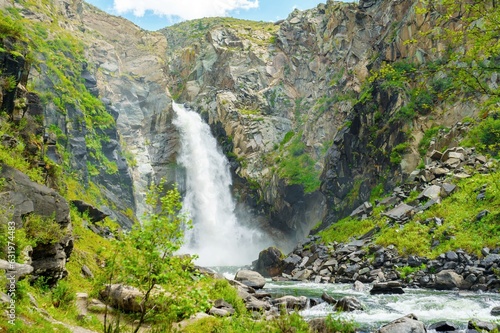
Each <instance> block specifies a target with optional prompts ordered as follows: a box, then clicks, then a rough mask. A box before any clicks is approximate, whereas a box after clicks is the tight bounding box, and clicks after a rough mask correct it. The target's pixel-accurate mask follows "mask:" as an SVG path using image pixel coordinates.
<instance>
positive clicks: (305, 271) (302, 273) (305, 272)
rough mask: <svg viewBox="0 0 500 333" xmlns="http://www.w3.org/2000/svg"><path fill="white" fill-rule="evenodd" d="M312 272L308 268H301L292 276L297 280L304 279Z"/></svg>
mask: <svg viewBox="0 0 500 333" xmlns="http://www.w3.org/2000/svg"><path fill="white" fill-rule="evenodd" d="M312 274H313V271H312V270H310V269H303V270H300V271H297V272H296V273H295V274H293V275H292V278H293V279H294V280H297V281H305V280H307V279H309V277H310V276H311V275H312Z"/></svg>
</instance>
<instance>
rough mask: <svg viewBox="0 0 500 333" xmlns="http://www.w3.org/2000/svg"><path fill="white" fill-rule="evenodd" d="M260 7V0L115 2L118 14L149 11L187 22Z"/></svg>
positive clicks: (141, 14) (139, 14)
mask: <svg viewBox="0 0 500 333" xmlns="http://www.w3.org/2000/svg"><path fill="white" fill-rule="evenodd" d="M257 7H259V0H211V1H207V0H114V9H115V10H116V11H117V13H118V14H125V13H128V12H132V13H133V14H134V15H135V16H138V17H142V16H144V13H145V12H146V11H147V10H151V11H153V12H154V13H155V14H156V15H163V16H179V17H181V18H183V19H186V20H191V19H195V18H202V17H209V16H225V15H227V14H228V12H229V11H231V10H235V9H250V8H257Z"/></svg>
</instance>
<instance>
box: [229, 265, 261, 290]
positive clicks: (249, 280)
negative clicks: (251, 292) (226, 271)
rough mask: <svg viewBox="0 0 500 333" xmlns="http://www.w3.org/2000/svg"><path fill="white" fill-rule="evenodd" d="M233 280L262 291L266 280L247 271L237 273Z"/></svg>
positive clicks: (256, 273)
mask: <svg viewBox="0 0 500 333" xmlns="http://www.w3.org/2000/svg"><path fill="white" fill-rule="evenodd" d="M234 279H235V280H236V281H238V282H241V283H243V284H244V285H246V286H248V287H251V288H254V289H262V288H264V286H265V284H266V279H265V278H264V277H263V276H262V275H260V274H259V273H258V272H255V271H251V270H248V269H242V270H240V271H238V272H237V273H236V276H235V277H234Z"/></svg>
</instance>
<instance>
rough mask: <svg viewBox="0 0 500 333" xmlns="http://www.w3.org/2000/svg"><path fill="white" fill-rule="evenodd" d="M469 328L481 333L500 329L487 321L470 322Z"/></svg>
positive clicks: (474, 320)
mask: <svg viewBox="0 0 500 333" xmlns="http://www.w3.org/2000/svg"><path fill="white" fill-rule="evenodd" d="M467 328H468V329H471V330H478V331H479V332H491V331H493V330H495V329H498V326H497V325H496V324H494V323H490V322H487V321H481V320H476V319H473V320H469V322H468V323H467Z"/></svg>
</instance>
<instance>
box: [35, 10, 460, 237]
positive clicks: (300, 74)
mask: <svg viewBox="0 0 500 333" xmlns="http://www.w3.org/2000/svg"><path fill="white" fill-rule="evenodd" d="M55 4H56V5H57V6H58V7H57V8H58V10H59V11H60V15H62V17H64V20H61V22H60V23H59V24H60V25H61V26H62V27H64V28H65V29H66V30H68V31H71V33H72V34H74V35H75V36H78V38H80V39H81V40H82V41H83V43H84V44H85V45H86V50H85V59H86V61H87V63H86V64H85V65H84V64H82V70H81V73H78V76H79V78H80V79H83V80H84V82H85V86H86V87H87V89H88V90H89V91H90V92H92V93H93V94H94V95H95V96H99V97H100V98H101V99H102V101H103V102H104V104H105V105H106V108H107V110H108V112H109V113H110V114H112V115H113V116H114V117H115V119H116V129H115V128H112V129H109V130H106V131H105V132H104V133H103V134H104V135H105V136H106V137H108V138H109V139H110V140H109V141H107V142H104V145H103V152H104V154H105V155H106V156H107V157H108V159H110V160H112V161H115V162H116V164H117V165H118V169H119V172H118V173H117V174H115V175H106V174H103V173H100V174H99V175H98V176H94V177H95V179H96V180H97V181H98V182H99V183H100V184H102V185H103V186H104V187H105V189H106V190H105V193H106V194H107V196H108V198H110V199H111V201H112V202H114V203H115V204H116V205H117V206H118V208H120V209H121V210H125V209H126V208H130V209H131V210H132V211H134V212H135V213H136V215H137V216H138V217H141V216H142V214H143V212H144V211H145V203H144V200H145V193H146V191H147V188H148V185H149V184H150V183H151V182H152V181H153V180H157V179H159V178H161V177H166V178H167V179H168V180H170V181H178V180H179V179H180V178H181V177H182V172H179V171H180V170H179V169H178V167H177V165H176V162H175V157H176V151H177V149H178V135H177V133H176V132H175V129H174V127H173V126H172V124H171V119H172V117H173V115H172V110H171V107H170V104H171V101H172V99H175V100H176V101H178V102H185V103H187V104H188V105H189V106H190V107H191V108H193V109H195V110H197V111H199V112H200V113H201V114H202V116H203V117H204V118H205V119H206V120H207V122H208V123H209V124H210V125H211V127H212V129H213V132H214V134H216V135H217V136H218V139H219V141H220V142H221V144H222V145H223V146H224V149H225V152H226V154H227V155H228V157H229V158H230V161H231V165H232V166H233V172H234V175H235V179H236V180H237V181H236V184H235V186H234V192H235V195H236V196H237V197H239V200H241V201H242V202H241V206H242V207H243V206H245V205H246V206H247V208H248V207H250V209H249V210H247V211H250V212H251V214H252V215H253V216H255V217H256V218H255V221H256V222H255V223H256V224H262V223H263V224H265V225H267V226H270V227H272V228H276V229H279V230H281V231H283V232H285V233H286V234H287V235H288V237H289V238H290V240H291V242H295V241H296V240H300V239H302V238H304V237H305V236H306V235H307V234H308V233H309V232H310V230H311V229H312V228H313V227H314V226H321V227H324V226H326V225H328V224H330V223H334V222H335V221H336V220H338V219H339V218H341V217H343V216H345V215H346V214H348V213H350V212H351V211H352V209H353V208H355V207H357V206H358V205H359V204H360V203H362V202H364V201H365V200H367V199H368V198H369V196H370V193H371V190H372V189H373V187H374V186H375V185H377V184H382V185H383V187H384V188H390V187H391V186H392V185H394V184H395V183H396V182H400V181H401V180H402V179H404V178H405V177H406V174H407V173H409V172H410V171H412V170H413V169H414V167H415V165H416V163H418V160H419V158H418V153H417V151H416V149H415V146H416V144H417V143H418V142H417V141H418V140H415V141H414V142H412V143H411V145H412V146H411V147H410V148H411V149H410V153H409V154H408V155H407V156H405V157H406V158H405V159H404V160H403V162H402V163H392V162H391V161H390V154H391V152H392V151H393V149H394V148H395V147H396V146H397V145H398V144H400V143H401V142H403V141H405V140H407V139H408V137H411V136H414V137H415V138H417V139H418V138H419V137H421V136H422V133H423V131H425V130H426V129H427V128H428V127H429V126H430V124H431V122H430V120H428V119H426V118H419V119H418V120H417V121H415V122H413V123H410V122H407V121H402V120H396V121H393V120H394V117H393V116H394V114H395V113H396V112H398V110H399V109H400V108H401V106H402V105H403V104H404V103H405V99H407V98H408V96H407V95H405V94H402V93H400V92H398V91H394V90H390V89H386V88H385V87H382V86H380V85H377V83H376V82H371V81H367V78H368V77H369V76H370V75H371V74H370V73H371V71H373V70H376V69H377V68H379V67H380V65H381V64H382V63H383V62H389V63H390V62H394V61H398V60H401V59H405V60H406V61H408V62H415V63H421V62H424V61H427V60H433V59H434V58H435V57H437V56H438V55H439V53H440V52H442V51H443V50H444V49H445V44H444V43H445V42H444V41H440V40H438V39H432V38H426V37H422V35H420V34H419V32H428V31H430V29H431V28H432V27H433V24H434V23H435V22H434V21H433V20H434V18H433V16H432V15H417V14H416V7H417V6H420V4H419V2H418V1H416V0H398V1H383V0H380V1H374V0H371V1H360V2H359V4H354V3H340V2H334V1H330V0H329V1H327V3H326V4H320V5H318V6H317V7H316V8H313V9H311V10H307V11H299V10H295V11H293V12H292V13H291V14H290V15H289V17H288V18H287V19H286V20H283V21H280V22H277V23H276V24H271V23H263V22H260V23H259V22H250V21H241V20H235V19H217V18H214V19H202V20H195V21H189V22H184V23H181V24H179V25H176V26H173V27H169V28H166V29H164V30H162V31H160V32H146V31H144V30H141V29H140V28H139V27H137V26H135V25H133V24H132V23H130V22H128V21H126V20H124V19H122V18H118V17H113V16H109V15H107V14H105V13H103V12H101V11H100V10H98V9H96V8H95V7H93V6H91V5H88V4H86V3H85V2H83V1H81V0H72V1H70V2H67V1H56V2H55ZM34 19H40V18H39V17H38V18H37V17H35V18H34ZM408 41H412V42H411V43H410V42H408ZM432 50H436V52H432ZM370 85H371V86H370ZM47 86H49V82H47ZM368 88H370V89H368ZM464 109H465V108H464V107H462V106H460V105H458V106H454V107H453V108H449V109H446V110H443V112H442V114H440V115H438V117H439V118H440V119H439V120H438V121H444V120H446V119H461V117H462V116H463V115H464V114H465V113H464V111H463V110H464ZM67 111H68V114H67V115H65V116H64V117H62V116H61V115H59V114H57V112H56V111H55V108H54V107H51V105H48V106H47V107H46V115H47V119H48V122H49V123H52V124H57V125H58V126H59V127H60V128H64V129H65V131H66V133H67V134H68V136H69V142H68V147H69V149H70V151H71V152H72V155H73V158H72V167H73V168H75V169H81V170H83V171H82V177H83V180H84V181H85V180H86V178H87V177H88V171H87V170H86V166H87V161H90V160H89V154H88V151H87V147H86V146H85V140H84V138H85V131H86V128H85V126H84V125H85V124H81V123H78V122H76V121H75V119H78V118H80V117H81V114H80V113H81V111H80V110H78V109H72V108H68V110H67ZM377 113H378V115H377V116H376V114H377ZM294 145H296V147H294ZM297 147H298V148H297ZM123 152H129V153H130V154H131V155H133V156H134V162H132V163H131V161H125V160H124V159H123V157H121V156H123ZM299 157H300V158H301V159H302V160H305V161H307V163H306V165H303V169H304V172H306V171H307V172H308V173H310V178H312V179H313V180H314V181H315V182H314V183H313V185H308V184H305V183H304V181H303V180H301V179H299V180H297V179H294V175H293V174H291V172H293V171H290V170H288V169H287V168H288V167H287V166H286V163H285V162H286V161H289V160H293V159H299ZM91 162H94V161H91ZM295 172H296V171H295ZM320 181H321V185H320ZM247 208H244V209H243V210H244V211H245V210H246V209H247ZM118 215H119V214H118ZM118 219H119V220H120V221H122V222H121V223H122V224H124V225H130V223H131V221H130V220H128V221H127V219H126V217H124V216H118ZM263 221H265V222H263Z"/></svg>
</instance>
